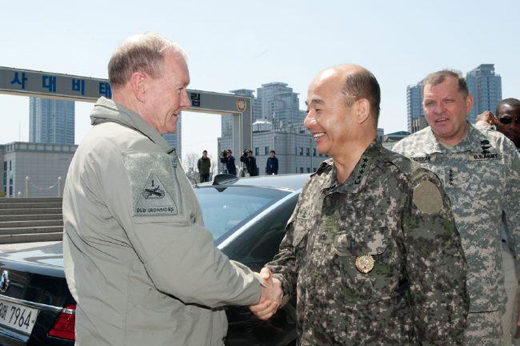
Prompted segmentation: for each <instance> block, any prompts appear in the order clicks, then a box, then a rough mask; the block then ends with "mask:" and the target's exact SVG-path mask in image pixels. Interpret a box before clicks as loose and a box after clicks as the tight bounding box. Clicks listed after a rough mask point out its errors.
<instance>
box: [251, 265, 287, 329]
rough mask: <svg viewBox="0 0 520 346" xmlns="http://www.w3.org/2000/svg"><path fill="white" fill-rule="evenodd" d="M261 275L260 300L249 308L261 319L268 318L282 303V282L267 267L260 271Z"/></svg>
mask: <svg viewBox="0 0 520 346" xmlns="http://www.w3.org/2000/svg"><path fill="white" fill-rule="evenodd" d="M260 276H261V277H262V283H261V284H262V296H261V297H260V302H259V303H258V304H256V305H251V306H250V307H249V309H250V310H251V312H252V313H253V314H255V315H256V317H258V318H259V319H261V320H268V319H269V318H271V316H273V315H274V314H275V313H276V311H278V308H280V306H281V305H282V296H283V293H282V283H281V282H280V280H278V279H277V278H275V277H274V276H273V274H272V273H271V271H270V270H269V269H268V268H265V267H264V268H262V270H261V271H260Z"/></svg>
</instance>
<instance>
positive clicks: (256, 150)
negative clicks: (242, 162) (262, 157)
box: [255, 147, 260, 156]
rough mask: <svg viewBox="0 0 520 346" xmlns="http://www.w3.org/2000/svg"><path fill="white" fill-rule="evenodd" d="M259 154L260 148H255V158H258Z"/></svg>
mask: <svg viewBox="0 0 520 346" xmlns="http://www.w3.org/2000/svg"><path fill="white" fill-rule="evenodd" d="M259 153H260V148H259V147H255V156H258V154H259Z"/></svg>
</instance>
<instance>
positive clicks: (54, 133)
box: [29, 97, 75, 144]
mask: <svg viewBox="0 0 520 346" xmlns="http://www.w3.org/2000/svg"><path fill="white" fill-rule="evenodd" d="M74 117H75V113H74V101H64V100H55V99H46V98H40V97H31V98H30V99H29V141H30V142H33V143H61V144H74Z"/></svg>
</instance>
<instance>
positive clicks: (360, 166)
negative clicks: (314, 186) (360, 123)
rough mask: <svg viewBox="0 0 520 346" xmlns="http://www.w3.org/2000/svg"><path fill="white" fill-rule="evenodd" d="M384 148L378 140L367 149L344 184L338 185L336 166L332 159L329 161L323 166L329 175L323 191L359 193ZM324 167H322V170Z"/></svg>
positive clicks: (327, 192) (326, 192)
mask: <svg viewBox="0 0 520 346" xmlns="http://www.w3.org/2000/svg"><path fill="white" fill-rule="evenodd" d="M382 152H383V146H382V145H381V143H380V142H379V141H377V140H373V141H372V143H370V144H369V146H368V147H367V148H366V149H365V151H364V152H363V155H361V157H360V158H359V161H358V162H357V164H356V166H355V167H354V170H353V171H352V173H351V174H350V176H349V177H348V178H347V180H345V181H344V182H343V183H342V184H338V180H337V177H336V165H335V164H334V161H333V160H332V159H329V160H327V161H325V162H323V164H325V165H326V167H325V168H324V170H323V171H324V172H327V173H328V178H329V179H328V180H329V183H328V184H324V185H323V186H324V188H323V189H322V190H323V192H324V193H325V194H329V193H334V192H339V193H359V192H360V191H361V190H362V189H363V187H364V186H365V185H366V182H367V179H368V177H369V175H370V172H371V170H372V167H373V163H374V162H375V161H377V159H378V158H379V157H380V156H381V154H382ZM323 164H322V165H323ZM321 168H322V167H321V166H320V169H321Z"/></svg>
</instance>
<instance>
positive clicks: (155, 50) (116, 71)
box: [108, 33, 187, 89]
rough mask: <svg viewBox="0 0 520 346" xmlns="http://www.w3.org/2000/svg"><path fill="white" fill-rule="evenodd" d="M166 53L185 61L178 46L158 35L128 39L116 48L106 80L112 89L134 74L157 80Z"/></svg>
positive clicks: (126, 81) (185, 57) (184, 56)
mask: <svg viewBox="0 0 520 346" xmlns="http://www.w3.org/2000/svg"><path fill="white" fill-rule="evenodd" d="M168 52H173V53H175V54H176V55H178V57H179V58H180V59H183V60H184V61H186V60H187V55H186V53H185V52H184V50H183V49H182V48H181V47H180V46H179V45H177V44H176V43H174V42H172V41H170V40H168V39H167V38H165V37H163V36H161V35H159V34H155V33H147V34H140V35H134V36H131V37H129V38H128V39H126V40H125V41H124V42H123V43H122V44H121V46H119V47H118V48H117V50H116V51H115V52H114V54H113V55H112V58H111V59H110V62H109V63H108V79H109V81H110V85H111V86H112V89H118V88H120V87H122V86H124V85H125V84H126V83H128V82H129V81H130V77H131V76H132V74H133V73H134V72H144V73H146V74H147V75H149V76H150V77H152V78H158V77H159V76H160V75H161V73H162V68H163V66H164V57H165V54H166V53H168Z"/></svg>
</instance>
